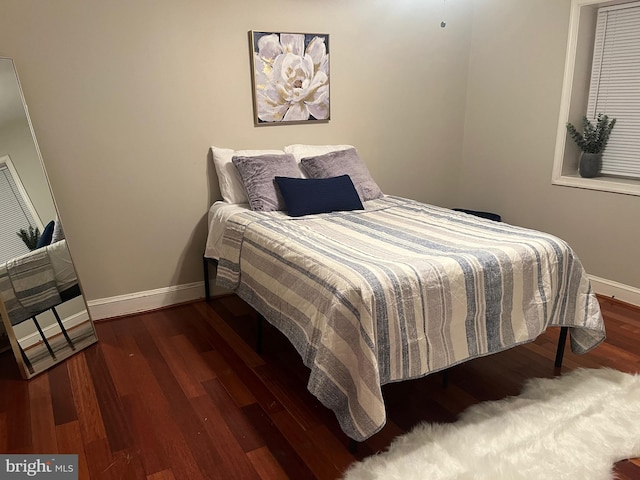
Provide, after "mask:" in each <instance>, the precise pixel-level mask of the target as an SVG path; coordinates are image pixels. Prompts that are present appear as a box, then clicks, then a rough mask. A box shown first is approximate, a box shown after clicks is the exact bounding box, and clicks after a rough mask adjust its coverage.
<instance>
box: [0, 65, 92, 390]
mask: <svg viewBox="0 0 640 480" xmlns="http://www.w3.org/2000/svg"><path fill="white" fill-rule="evenodd" d="M0 204H1V205H2V209H0V315H1V316H2V322H0V355H11V354H13V356H14V357H15V359H16V362H17V364H18V367H19V369H20V372H21V374H22V376H23V377H24V378H25V379H28V378H31V377H33V376H34V375H37V374H39V373H41V372H44V371H45V370H47V369H48V368H50V367H52V366H54V365H56V364H58V363H60V362H62V361H64V360H65V359H67V358H68V357H70V356H71V355H74V354H75V353H77V352H79V351H81V350H82V349H84V348H86V347H88V346H90V345H92V344H94V343H95V342H96V341H97V336H96V333H95V329H94V327H93V323H92V321H91V318H90V317H89V314H88V310H87V306H86V302H85V299H84V296H83V294H82V289H81V286H80V281H79V279H78V276H77V273H76V270H75V267H74V265H73V262H72V260H71V254H70V252H69V248H68V244H67V238H66V237H65V234H64V226H63V224H62V223H61V221H60V216H59V215H58V212H57V209H56V205H55V201H54V197H53V194H52V191H51V188H50V185H49V182H48V177H47V174H46V171H45V168H44V163H43V161H42V156H41V154H40V150H39V148H38V143H37V141H36V137H35V134H34V130H33V126H32V124H31V120H30V118H29V114H28V109H27V107H26V104H25V99H24V96H23V93H22V89H21V87H20V82H19V80H18V74H17V72H16V68H15V64H14V61H13V60H12V59H11V58H5V57H0Z"/></svg>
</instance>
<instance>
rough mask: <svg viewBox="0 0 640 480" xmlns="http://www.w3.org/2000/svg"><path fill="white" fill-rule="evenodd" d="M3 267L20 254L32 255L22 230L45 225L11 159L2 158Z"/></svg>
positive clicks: (0, 228) (0, 236) (0, 232)
mask: <svg viewBox="0 0 640 480" xmlns="http://www.w3.org/2000/svg"><path fill="white" fill-rule="evenodd" d="M0 204H1V205H2V209H1V210H0V245H2V250H1V251H0V264H2V263H5V262H6V261H7V260H11V259H12V258H15V257H17V256H19V255H23V254H25V253H29V248H27V245H26V244H25V243H24V242H23V241H22V239H21V238H20V237H19V236H18V232H19V231H20V229H21V228H24V229H28V228H29V226H32V227H33V228H36V227H38V228H39V229H40V230H41V231H42V224H41V222H40V219H39V218H38V216H37V214H36V212H35V210H34V208H33V205H31V201H30V200H29V196H28V195H27V193H26V191H25V189H24V187H23V186H22V183H21V182H20V178H19V177H18V174H17V172H16V170H15V168H14V167H13V164H12V163H11V159H10V158H9V157H8V156H4V157H0Z"/></svg>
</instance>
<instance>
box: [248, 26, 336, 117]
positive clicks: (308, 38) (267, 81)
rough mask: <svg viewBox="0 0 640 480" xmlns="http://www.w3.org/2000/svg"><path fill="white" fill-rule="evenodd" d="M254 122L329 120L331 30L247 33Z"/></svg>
mask: <svg viewBox="0 0 640 480" xmlns="http://www.w3.org/2000/svg"><path fill="white" fill-rule="evenodd" d="M249 46H250V54H251V86H252V96H253V112H254V124H255V125H256V126H265V125H288V124H306V123H323V122H325V123H326V122H328V121H329V120H330V118H331V113H330V112H331V109H330V77H329V35H328V34H324V33H322V34H320V33H290V32H266V31H255V30H252V31H250V32H249Z"/></svg>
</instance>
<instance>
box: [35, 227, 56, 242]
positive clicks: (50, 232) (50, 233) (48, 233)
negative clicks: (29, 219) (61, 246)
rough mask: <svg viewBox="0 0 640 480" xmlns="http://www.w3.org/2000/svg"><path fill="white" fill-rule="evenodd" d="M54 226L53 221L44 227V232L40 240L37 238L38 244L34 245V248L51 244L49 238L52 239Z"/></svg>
mask: <svg viewBox="0 0 640 480" xmlns="http://www.w3.org/2000/svg"><path fill="white" fill-rule="evenodd" d="M55 224H56V222H54V221H53V220H51V221H50V222H49V223H47V226H46V227H44V230H43V231H42V234H41V235H40V238H38V243H36V248H42V247H46V246H47V245H49V244H50V243H51V238H52V237H53V227H54V226H55Z"/></svg>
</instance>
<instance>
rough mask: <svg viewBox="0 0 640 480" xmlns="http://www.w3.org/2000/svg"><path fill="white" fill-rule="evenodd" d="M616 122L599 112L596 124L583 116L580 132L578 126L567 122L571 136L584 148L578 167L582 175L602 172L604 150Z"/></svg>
mask: <svg viewBox="0 0 640 480" xmlns="http://www.w3.org/2000/svg"><path fill="white" fill-rule="evenodd" d="M615 124H616V119H615V118H612V119H611V120H609V117H608V116H606V115H604V114H602V113H599V114H598V116H597V117H596V118H595V124H594V123H592V122H591V120H589V119H588V118H587V116H586V115H585V116H584V117H583V118H582V132H579V131H578V130H577V129H576V127H574V126H573V125H572V124H571V123H569V122H567V131H568V132H569V136H571V138H572V139H573V140H574V141H575V142H576V144H577V145H578V147H580V150H582V154H581V155H580V164H579V168H578V171H579V172H580V176H582V177H585V178H593V177H596V176H598V175H599V174H600V170H601V169H602V152H603V151H604V148H605V147H606V145H607V141H608V140H609V135H611V130H612V129H613V126H614V125H615Z"/></svg>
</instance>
